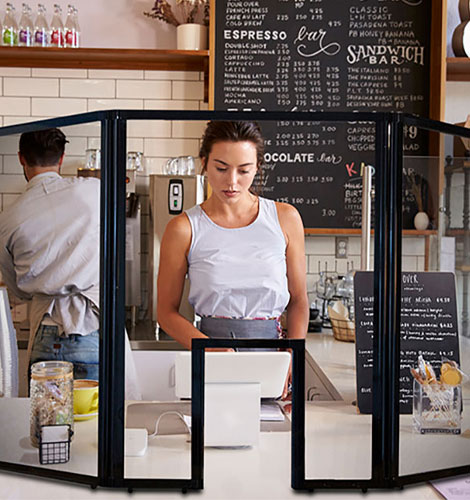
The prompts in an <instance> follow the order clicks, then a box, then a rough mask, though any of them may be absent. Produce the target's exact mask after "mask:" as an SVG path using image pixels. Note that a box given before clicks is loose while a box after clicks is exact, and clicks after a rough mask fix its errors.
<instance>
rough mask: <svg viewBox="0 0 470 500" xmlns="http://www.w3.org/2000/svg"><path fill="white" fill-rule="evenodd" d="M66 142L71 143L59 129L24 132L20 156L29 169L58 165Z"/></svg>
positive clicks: (21, 139)
mask: <svg viewBox="0 0 470 500" xmlns="http://www.w3.org/2000/svg"><path fill="white" fill-rule="evenodd" d="M66 142H69V141H67V139H66V137H65V135H64V133H63V132H62V131H61V130H59V129H58V128H48V129H46V130H38V131H36V132H24V133H23V134H21V137H20V146H19V147H20V154H21V155H22V156H23V157H24V159H25V161H26V164H27V165H28V167H49V166H52V165H57V164H58V163H59V160H60V158H61V157H62V155H63V154H64V149H65V143H66Z"/></svg>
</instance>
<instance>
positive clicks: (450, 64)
mask: <svg viewBox="0 0 470 500" xmlns="http://www.w3.org/2000/svg"><path fill="white" fill-rule="evenodd" d="M447 81H449V82H470V58H469V57H448V58H447Z"/></svg>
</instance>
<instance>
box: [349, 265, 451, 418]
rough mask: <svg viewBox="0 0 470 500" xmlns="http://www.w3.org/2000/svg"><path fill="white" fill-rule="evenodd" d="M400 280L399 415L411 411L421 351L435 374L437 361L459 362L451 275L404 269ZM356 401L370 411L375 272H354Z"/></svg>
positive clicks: (363, 408) (439, 363)
mask: <svg viewBox="0 0 470 500" xmlns="http://www.w3.org/2000/svg"><path fill="white" fill-rule="evenodd" d="M401 276H402V283H401V294H402V297H401V323H400V374H399V377H400V413H411V412H412V404H413V376H412V375H411V372H410V368H417V367H418V355H420V354H422V355H423V358H424V359H425V360H426V361H429V362H430V363H431V365H432V367H433V368H434V370H435V372H436V375H437V376H439V374H440V371H439V370H440V366H441V363H442V360H443V359H444V358H447V359H449V360H453V361H456V362H457V363H458V362H459V338H458V321H457V310H456V298H455V278H454V274H452V273H431V272H409V273H408V272H404V273H402V275H401ZM354 308H355V314H356V317H355V323H356V382H357V403H358V408H359V411H360V412H361V413H371V412H372V366H373V348H372V342H373V325H374V323H373V321H374V274H373V273H372V272H364V271H360V272H357V273H356V274H355V276H354Z"/></svg>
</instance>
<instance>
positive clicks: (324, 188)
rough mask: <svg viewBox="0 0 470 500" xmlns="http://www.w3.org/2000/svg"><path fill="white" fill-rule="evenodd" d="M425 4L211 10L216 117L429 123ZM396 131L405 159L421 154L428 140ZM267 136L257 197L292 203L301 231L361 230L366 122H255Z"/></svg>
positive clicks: (247, 2)
mask: <svg viewBox="0 0 470 500" xmlns="http://www.w3.org/2000/svg"><path fill="white" fill-rule="evenodd" d="M430 4H431V2H425V1H424V0H349V1H348V2H342V3H341V6H340V8H339V4H338V2H332V1H331V0H330V1H327V0H226V1H225V2H218V3H217V10H216V54H215V68H216V69H215V82H216V85H215V108H216V109H224V110H239V111H240V110H268V111H275V110H281V111H291V110H299V111H403V112H409V113H415V114H418V115H421V116H428V115H429V91H428V87H429V67H430V65H429V59H430V54H429V46H430V23H429V18H430V14H431V5H430ZM404 132H405V147H404V149H405V153H406V154H413V155H426V154H427V135H426V133H425V132H423V131H418V130H417V129H416V128H415V127H406V128H405V131H404ZM263 133H264V135H265V137H266V138H267V141H266V146H267V148H266V149H267V150H266V158H265V162H266V165H265V168H264V175H263V177H262V178H261V179H259V191H260V193H261V194H262V195H264V196H266V197H268V198H272V199H275V200H278V201H285V202H288V203H292V204H293V205H295V206H296V207H297V208H298V210H299V211H300V214H301V215H302V218H303V220H304V225H305V226H306V227H312V228H326V227H336V228H360V227H361V191H362V172H363V169H364V166H365V165H372V166H373V165H374V162H375V154H374V151H375V124H374V123H365V122H356V123H323V122H322V123H319V122H295V123H292V122H277V123H263ZM414 212H416V210H414ZM409 223H410V224H411V222H409ZM405 227H406V226H405ZM410 227H411V226H410Z"/></svg>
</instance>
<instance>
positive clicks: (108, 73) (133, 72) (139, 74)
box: [88, 69, 144, 80]
mask: <svg viewBox="0 0 470 500" xmlns="http://www.w3.org/2000/svg"><path fill="white" fill-rule="evenodd" d="M88 78H97V79H101V78H103V79H104V78H110V79H113V80H118V79H121V78H122V79H127V80H129V79H132V80H142V79H143V78H144V72H143V70H138V69H89V70H88Z"/></svg>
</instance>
